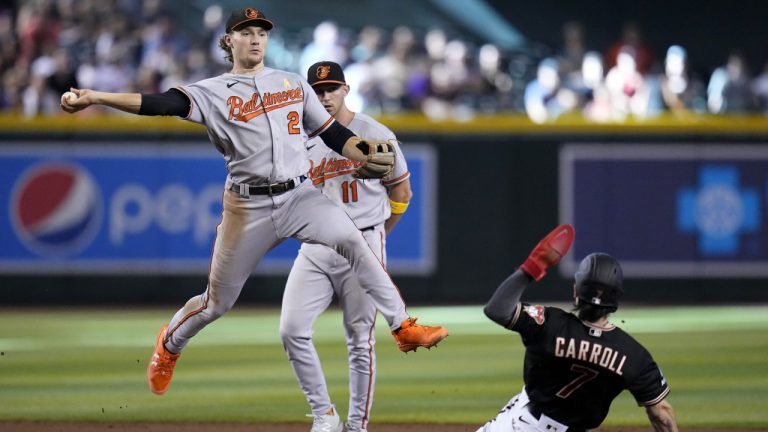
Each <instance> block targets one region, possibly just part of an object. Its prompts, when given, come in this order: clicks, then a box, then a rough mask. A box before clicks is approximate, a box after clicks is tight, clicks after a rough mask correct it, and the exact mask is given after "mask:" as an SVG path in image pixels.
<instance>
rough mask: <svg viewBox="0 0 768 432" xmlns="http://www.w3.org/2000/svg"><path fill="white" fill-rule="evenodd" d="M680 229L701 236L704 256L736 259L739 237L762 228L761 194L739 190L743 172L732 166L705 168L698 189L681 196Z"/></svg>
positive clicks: (683, 190) (748, 189) (678, 195)
mask: <svg viewBox="0 0 768 432" xmlns="http://www.w3.org/2000/svg"><path fill="white" fill-rule="evenodd" d="M677 226H678V228H680V230H681V231H683V232H685V233H695V234H698V235H699V253H700V254H701V255H703V256H707V257H709V256H733V255H736V254H737V253H738V251H739V234H741V233H748V232H754V231H756V230H757V229H758V228H760V195H759V193H758V191H757V189H755V188H746V187H739V170H738V169H737V168H736V167H735V166H732V165H704V166H702V167H701V168H700V171H699V185H698V187H692V188H684V189H682V190H680V191H679V192H678V194H677Z"/></svg>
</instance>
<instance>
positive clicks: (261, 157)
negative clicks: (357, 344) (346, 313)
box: [61, 8, 447, 394]
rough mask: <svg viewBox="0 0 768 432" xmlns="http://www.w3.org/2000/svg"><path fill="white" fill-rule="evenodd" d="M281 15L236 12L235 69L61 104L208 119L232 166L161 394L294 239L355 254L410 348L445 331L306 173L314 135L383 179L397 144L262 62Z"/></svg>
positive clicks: (152, 375)
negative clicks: (422, 316) (196, 341)
mask: <svg viewBox="0 0 768 432" xmlns="http://www.w3.org/2000/svg"><path fill="white" fill-rule="evenodd" d="M272 27H273V24H272V22H271V21H269V20H268V19H267V18H266V17H265V16H264V14H263V13H262V12H260V11H258V10H256V9H253V8H245V9H238V10H235V11H233V12H232V13H231V15H230V16H229V19H228V20H227V28H226V34H225V35H224V36H223V37H222V38H221V40H220V46H221V47H222V49H223V50H224V51H225V52H226V58H227V59H228V60H230V61H231V62H232V63H233V65H232V70H231V71H230V72H229V73H225V74H223V75H220V76H217V77H213V78H210V79H206V80H202V81H199V82H196V83H194V84H191V85H188V86H180V87H178V88H173V89H170V90H168V91H167V92H165V93H162V94H138V93H104V92H98V91H93V90H85V89H81V90H78V89H73V92H74V93H75V95H76V97H75V98H72V97H71V96H69V95H66V96H67V97H62V100H61V107H62V109H63V110H64V111H67V112H70V113H73V112H76V111H80V110H82V109H84V108H86V107H88V106H90V105H93V104H101V105H107V106H110V107H113V108H116V109H119V110H122V111H126V112H129V113H133V114H139V115H173V116H179V117H182V118H184V119H186V120H188V121H192V122H195V123H199V124H202V125H204V126H206V128H207V129H208V136H209V137H210V139H211V142H212V143H213V145H214V146H215V147H216V149H217V150H218V151H219V152H220V153H221V154H222V155H223V156H224V159H225V161H226V167H227V171H228V175H227V180H226V185H225V189H224V194H223V207H224V211H223V212H222V220H221V223H220V224H219V226H218V228H217V230H216V240H215V242H214V246H213V252H212V257H211V267H210V272H209V275H208V286H207V288H206V290H205V292H203V293H202V294H201V295H198V296H195V297H193V298H191V299H190V300H189V301H188V302H187V303H186V304H185V305H184V306H183V307H182V308H181V309H180V310H179V311H178V312H177V313H176V314H175V315H174V316H173V318H172V319H171V321H170V323H169V324H168V325H167V326H163V327H162V328H161V329H160V331H159V332H158V335H157V339H156V345H155V351H154V353H153V354H152V357H151V358H150V362H149V365H148V367H147V379H148V381H149V387H150V389H151V390H152V392H154V393H156V394H163V393H165V392H166V390H168V387H169V386H170V383H171V377H172V374H173V369H174V366H175V364H176V361H177V360H178V358H179V355H180V354H181V351H182V349H183V348H184V347H185V346H186V344H187V343H188V342H189V339H190V338H191V337H193V336H194V335H196V334H197V332H199V331H200V330H202V329H203V328H204V327H205V326H206V325H208V324H209V323H211V322H213V321H214V320H215V319H217V318H218V317H220V316H221V315H223V314H224V313H226V312H227V311H228V310H229V309H230V308H231V307H232V305H233V304H234V303H235V300H236V299H237V297H238V295H239V294H240V290H241V289H242V287H243V285H244V283H245V281H246V279H247V278H248V276H249V275H250V274H251V272H252V271H253V270H254V268H255V267H256V265H257V264H258V263H259V260H260V259H261V258H262V257H263V256H264V255H265V254H266V253H267V252H268V251H269V250H270V249H272V248H273V247H275V246H276V245H278V244H279V243H280V242H282V241H283V240H284V239H286V238H288V237H293V238H296V239H299V240H301V241H304V242H316V243H321V244H324V245H327V246H329V247H332V248H334V249H335V250H336V251H337V252H338V253H339V254H341V255H342V256H343V257H344V258H346V259H347V260H348V261H349V263H350V265H351V267H352V269H353V270H354V272H355V274H356V275H357V277H358V280H359V282H360V286H361V287H362V289H363V290H365V292H366V293H368V294H369V295H370V297H371V299H372V301H373V303H374V304H375V305H376V308H377V309H378V310H379V311H380V312H381V313H382V315H384V316H385V317H386V319H387V322H388V323H389V326H390V328H391V329H392V333H393V336H394V337H395V340H396V342H397V343H398V345H399V346H400V348H401V349H403V350H405V348H411V347H415V346H424V347H431V346H434V345H435V344H436V343H437V342H439V341H441V340H442V339H444V338H445V337H446V336H447V331H446V330H445V329H444V328H442V327H430V326H422V325H419V324H416V322H415V318H411V317H410V316H409V315H408V313H407V312H406V309H405V303H404V302H403V299H402V298H401V297H400V293H399V292H398V290H397V288H396V287H395V286H394V284H393V283H392V280H391V279H390V278H389V276H388V275H387V272H386V271H385V269H384V267H383V266H382V264H381V262H379V259H378V258H377V257H376V254H374V253H373V251H372V250H371V249H370V247H369V246H368V243H366V241H365V238H364V237H363V235H362V233H361V232H360V230H358V229H357V227H356V226H355V224H354V223H353V222H352V221H351V220H350V218H349V216H347V214H346V213H344V211H343V210H342V209H341V208H340V207H338V206H337V205H336V204H334V203H333V202H332V201H331V200H330V199H328V198H327V197H326V196H325V195H323V194H322V193H321V192H320V191H319V190H317V189H316V188H315V187H313V186H312V184H311V182H308V181H305V180H306V174H307V172H308V170H309V159H308V155H307V150H306V146H305V140H306V136H309V137H314V136H318V135H319V136H320V137H322V139H323V141H324V142H325V143H326V144H327V145H328V146H329V147H330V148H332V149H334V150H335V151H337V152H338V153H339V154H342V155H344V156H345V157H347V158H349V159H352V160H354V161H357V162H362V163H363V164H362V165H361V166H360V167H359V168H358V169H357V175H358V176H361V177H364V178H365V177H384V176H386V175H388V174H389V172H390V171H391V170H392V166H393V165H394V153H393V152H392V151H391V148H390V145H389V144H387V143H383V142H376V141H371V140H361V139H360V138H359V137H357V136H355V135H354V134H353V133H352V132H350V131H349V130H348V129H347V128H345V127H344V126H342V125H341V124H339V123H338V122H335V121H334V119H333V117H331V116H330V114H328V113H327V112H326V110H325V109H323V106H322V104H321V103H320V102H319V101H318V99H317V97H316V96H315V95H314V94H313V93H314V91H313V90H312V88H311V87H310V86H309V84H308V83H307V82H306V80H304V79H303V78H302V77H301V76H299V75H296V74H293V73H288V72H284V71H280V70H275V69H271V68H267V67H265V66H264V62H263V60H264V54H265V52H266V49H267V43H268V41H269V30H271V29H272Z"/></svg>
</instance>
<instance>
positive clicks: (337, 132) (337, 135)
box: [320, 122, 355, 154]
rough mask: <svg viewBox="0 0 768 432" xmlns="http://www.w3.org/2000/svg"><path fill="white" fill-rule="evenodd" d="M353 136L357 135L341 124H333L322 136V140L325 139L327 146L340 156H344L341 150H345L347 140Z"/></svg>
mask: <svg viewBox="0 0 768 432" xmlns="http://www.w3.org/2000/svg"><path fill="white" fill-rule="evenodd" d="M353 136H355V134H354V133H352V131H351V130H349V129H347V128H345V127H344V126H342V125H340V124H339V122H333V123H332V124H331V125H330V126H328V129H326V130H324V131H323V133H321V134H320V138H322V139H323V142H324V143H325V145H327V146H328V148H330V149H331V150H333V151H335V152H336V153H338V154H342V153H341V149H343V148H344V144H346V142H347V140H348V139H350V138H352V137H353Z"/></svg>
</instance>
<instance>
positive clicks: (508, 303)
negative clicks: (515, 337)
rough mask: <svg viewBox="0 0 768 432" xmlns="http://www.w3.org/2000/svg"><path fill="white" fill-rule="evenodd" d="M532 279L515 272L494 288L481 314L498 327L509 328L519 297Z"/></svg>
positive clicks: (523, 273)
mask: <svg viewBox="0 0 768 432" xmlns="http://www.w3.org/2000/svg"><path fill="white" fill-rule="evenodd" d="M532 280H533V279H532V278H531V277H530V276H528V275H527V274H525V272H523V271H522V270H516V271H515V272H514V273H512V275H511V276H510V277H508V278H507V279H506V280H505V281H504V282H502V283H501V285H499V287H498V288H496V292H494V293H493V296H491V299H490V300H488V303H486V305H485V308H484V309H483V312H485V316H487V317H488V318H490V319H491V320H492V321H494V322H495V323H497V324H498V325H500V326H502V327H505V328H509V324H510V323H511V322H512V318H514V314H515V309H516V308H517V304H518V303H519V302H520V296H522V295H523V291H525V288H526V287H528V284H529V283H531V281H532Z"/></svg>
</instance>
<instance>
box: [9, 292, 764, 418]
mask: <svg viewBox="0 0 768 432" xmlns="http://www.w3.org/2000/svg"><path fill="white" fill-rule="evenodd" d="M173 312H175V310H172V309H171V308H168V309H163V310H129V309H127V308H126V309H123V310H110V311H106V310H98V309H78V310H71V311H61V310H56V311H49V310H13V309H4V310H0V421H10V420H24V421H26V420H35V421H109V422H120V421H236V422H237V421H244V422H245V421H248V422H256V421H259V422H261V421H277V422H282V421H291V422H297V421H299V422H300V421H304V420H305V419H304V414H306V413H308V412H309V408H308V406H307V404H306V401H305V400H304V397H303V395H302V393H301V391H300V390H299V387H298V385H297V384H296V381H295V378H294V376H293V372H292V370H291V368H290V365H289V364H288V361H287V359H286V356H285V353H284V352H283V349H282V345H281V343H280V339H279V336H278V311H276V310H271V309H269V310H264V309H247V308H238V307H236V308H235V309H234V310H233V311H231V312H230V313H228V314H227V315H225V316H224V317H223V318H221V319H219V320H218V321H216V322H215V323H213V324H211V325H210V326H208V327H207V328H206V329H205V330H203V331H202V332H201V333H200V334H199V335H198V336H197V337H196V338H195V339H194V340H193V341H192V342H191V343H190V345H189V346H188V347H187V349H186V350H185V351H184V355H183V356H182V358H181V360H180V361H179V364H178V366H177V368H176V373H175V376H174V382H173V385H172V387H171V389H170V390H169V392H168V393H167V394H166V395H165V396H162V397H158V396H154V395H152V394H151V393H150V392H149V390H148V388H147V385H146V382H145V370H146V365H147V363H146V362H147V359H148V357H149V355H150V353H151V350H152V347H153V344H154V337H155V334H156V331H157V329H158V328H159V327H160V326H161V325H162V324H164V323H165V322H166V321H167V320H168V319H170V317H171V316H172V314H173ZM410 312H411V313H412V314H413V315H416V316H419V317H421V318H422V321H424V322H425V323H428V324H429V323H434V324H437V323H439V324H442V325H445V326H446V327H448V329H449V330H450V332H451V336H450V337H449V338H448V339H447V340H446V341H445V342H444V343H442V344H441V345H440V346H439V347H437V348H436V349H433V350H431V351H426V350H419V351H418V352H417V353H410V354H408V355H405V354H402V353H400V351H398V350H397V348H396V346H395V344H394V341H393V340H392V337H391V336H390V335H389V333H388V330H387V328H386V325H385V324H384V320H383V319H381V317H380V318H379V320H378V332H377V339H378V342H379V343H378V350H377V352H378V379H377V388H376V397H375V403H374V409H373V415H372V419H373V421H374V422H378V423H387V422H414V423H422V422H424V423H469V424H478V425H480V424H482V423H484V422H485V421H486V420H488V419H490V418H492V417H494V416H495V414H496V412H497V411H498V409H499V408H501V406H503V405H504V403H505V402H506V401H507V400H508V399H509V398H510V397H511V396H512V395H514V394H516V393H517V392H519V390H520V388H521V387H522V354H523V351H522V344H521V343H520V339H519V337H518V336H517V334H514V333H511V332H508V331H505V330H504V329H502V328H500V327H499V326H497V325H495V324H494V323H492V322H490V321H489V320H487V319H486V318H485V316H484V315H483V313H482V310H481V307H479V306H465V307H446V308H410ZM613 322H614V323H616V324H618V325H619V326H621V327H622V328H624V329H625V330H627V331H629V332H630V333H631V334H633V335H634V336H635V337H636V338H637V339H638V340H639V341H640V342H642V343H643V344H644V345H645V346H646V347H648V348H649V350H650V351H651V352H652V353H653V354H654V357H655V359H656V361H657V362H658V363H659V364H660V365H661V367H662V369H663V371H664V374H665V376H666V377H667V379H668V381H669V382H670V386H671V388H672V393H671V395H670V398H669V400H670V401H671V403H672V404H673V406H674V407H675V409H676V411H677V415H678V421H679V423H680V424H681V425H682V426H683V427H685V426H688V427H693V426H724V427H734V428H735V427H750V428H760V427H768V307H721V308H654V309H647V308H628V310H626V311H625V310H620V311H619V312H618V313H617V314H615V316H614V317H613ZM343 340H344V339H343V332H342V327H341V318H340V313H339V312H338V311H337V310H331V311H329V312H328V313H326V314H325V315H323V316H322V317H321V318H320V320H319V321H318V324H317V330H316V333H315V342H316V344H317V346H318V351H319V352H320V356H321V358H322V359H323V366H324V369H325V372H326V376H327V379H328V384H329V387H330V391H331V395H332V397H333V398H334V402H335V403H336V404H337V406H338V408H339V410H340V411H341V413H342V415H344V414H345V413H346V406H347V397H348V393H347V371H346V352H345V346H344V341H343ZM647 424H648V423H647V420H646V418H645V413H644V410H643V409H641V408H638V407H637V406H636V405H635V403H634V400H633V399H632V398H631V396H629V394H627V393H626V392H625V393H624V394H623V395H622V396H621V397H620V398H619V399H617V400H616V401H615V402H614V405H613V408H612V410H611V414H610V415H609V417H608V419H607V421H606V423H605V425H647Z"/></svg>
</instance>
